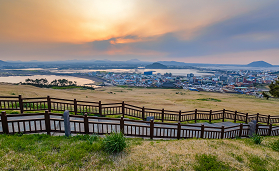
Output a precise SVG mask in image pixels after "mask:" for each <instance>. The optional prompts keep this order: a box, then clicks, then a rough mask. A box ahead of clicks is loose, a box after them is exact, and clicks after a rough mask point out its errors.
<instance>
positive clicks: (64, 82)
mask: <svg viewBox="0 0 279 171" xmlns="http://www.w3.org/2000/svg"><path fill="white" fill-rule="evenodd" d="M25 83H26V84H32V85H38V86H61V87H65V86H77V82H76V81H69V80H67V79H58V80H57V79H55V80H53V81H51V82H49V81H48V80H47V79H46V78H40V79H34V80H33V79H30V78H27V79H25Z"/></svg>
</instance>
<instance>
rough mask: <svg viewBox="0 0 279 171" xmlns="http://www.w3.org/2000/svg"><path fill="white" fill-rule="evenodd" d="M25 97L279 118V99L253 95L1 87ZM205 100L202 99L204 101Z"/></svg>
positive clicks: (118, 89)
mask: <svg viewBox="0 0 279 171" xmlns="http://www.w3.org/2000/svg"><path fill="white" fill-rule="evenodd" d="M12 94H15V95H19V94H22V95H23V97H46V96H47V95H50V96H51V97H58V98H66V99H74V98H76V99H78V100H87V101H88V100H89V101H99V100H101V101H102V102H103V103H110V102H121V101H125V102H127V103H130V104H133V105H137V106H145V107H151V108H158V109H161V108H165V109H166V110H177V111H179V110H182V111H189V110H193V109H195V108H197V109H202V110H203V109H204V110H210V109H212V110H220V109H223V108H225V109H228V110H237V111H240V112H245V113H246V112H248V113H249V114H255V113H258V112H259V113H261V114H270V115H279V108H278V107H276V106H279V100H276V99H271V100H265V99H258V98H255V97H253V96H247V95H238V94H222V93H210V92H191V91H186V90H182V89H144V88H121V87H105V88H101V89H97V90H80V89H68V90H59V89H47V88H37V87H33V86H23V85H8V84H0V96H1V95H12ZM201 99H202V100H201Z"/></svg>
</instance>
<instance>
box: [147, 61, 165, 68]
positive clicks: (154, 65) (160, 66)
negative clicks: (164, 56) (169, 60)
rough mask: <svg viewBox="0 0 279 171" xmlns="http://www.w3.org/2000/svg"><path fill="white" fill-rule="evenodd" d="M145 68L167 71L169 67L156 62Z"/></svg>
mask: <svg viewBox="0 0 279 171" xmlns="http://www.w3.org/2000/svg"><path fill="white" fill-rule="evenodd" d="M145 68H146V69H167V68H168V67H167V66H166V65H163V64H160V63H158V62H155V63H153V64H150V65H147V66H146V67H145Z"/></svg>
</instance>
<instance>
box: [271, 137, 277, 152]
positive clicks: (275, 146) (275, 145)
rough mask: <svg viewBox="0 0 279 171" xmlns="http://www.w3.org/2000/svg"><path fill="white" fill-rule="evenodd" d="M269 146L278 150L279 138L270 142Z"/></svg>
mask: <svg viewBox="0 0 279 171" xmlns="http://www.w3.org/2000/svg"><path fill="white" fill-rule="evenodd" d="M270 147H271V148H272V149H273V150H275V151H278V152H279V139H278V140H275V141H273V142H271V143H270Z"/></svg>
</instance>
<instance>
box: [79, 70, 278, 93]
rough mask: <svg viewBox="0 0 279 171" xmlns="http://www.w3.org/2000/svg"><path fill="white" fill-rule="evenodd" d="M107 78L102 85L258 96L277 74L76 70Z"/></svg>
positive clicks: (254, 72) (261, 72) (250, 71)
mask: <svg viewBox="0 0 279 171" xmlns="http://www.w3.org/2000/svg"><path fill="white" fill-rule="evenodd" d="M79 74H82V75H88V76H94V77H99V78H102V79H103V80H106V81H104V82H103V84H102V85H103V86H132V87H150V88H180V89H188V90H191V91H211V92H224V93H240V94H251V95H260V94H259V93H258V92H262V91H268V88H267V85H269V84H270V83H271V82H272V81H274V80H277V79H278V76H277V75H276V74H275V73H272V72H265V71H261V70H258V71H253V70H245V71H244V70H239V71H219V72H215V73H214V74H208V75H206V74H205V75H204V76H195V75H194V74H192V73H190V74H187V76H176V75H172V73H165V74H160V73H154V72H153V71H148V72H144V73H113V72H105V71H97V72H88V73H79Z"/></svg>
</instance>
